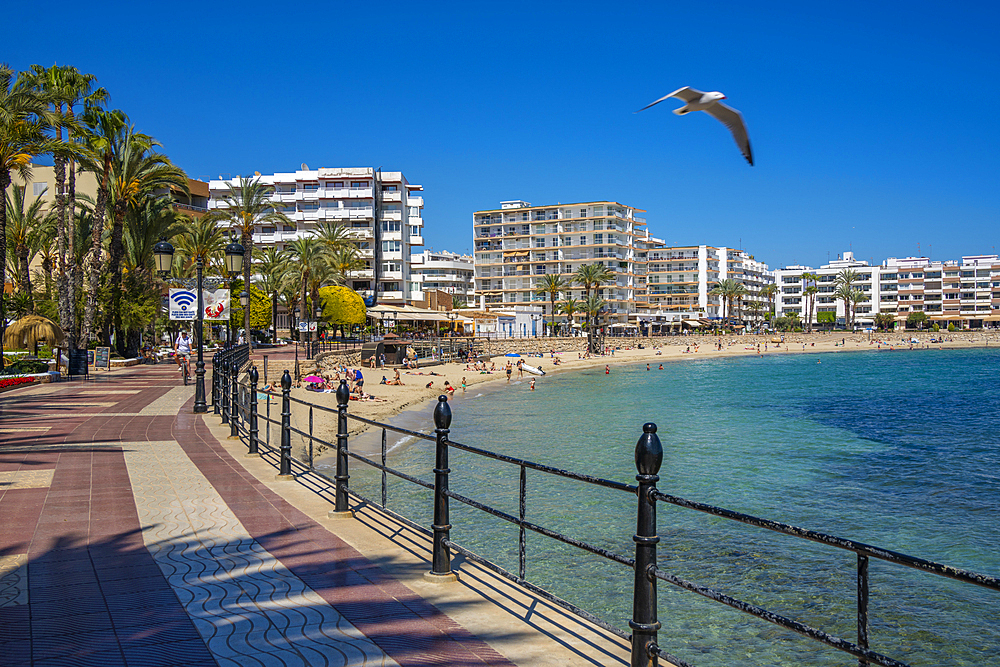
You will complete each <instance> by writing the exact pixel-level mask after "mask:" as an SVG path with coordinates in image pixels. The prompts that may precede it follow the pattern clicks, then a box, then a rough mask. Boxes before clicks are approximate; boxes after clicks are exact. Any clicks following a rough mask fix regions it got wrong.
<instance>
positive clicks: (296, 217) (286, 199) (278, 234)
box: [208, 165, 424, 305]
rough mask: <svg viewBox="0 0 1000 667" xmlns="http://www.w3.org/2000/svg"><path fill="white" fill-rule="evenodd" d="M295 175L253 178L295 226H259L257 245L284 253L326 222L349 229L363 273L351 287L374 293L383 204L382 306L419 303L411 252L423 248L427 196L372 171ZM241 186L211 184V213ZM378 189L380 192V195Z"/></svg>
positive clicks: (398, 175) (394, 175)
mask: <svg viewBox="0 0 1000 667" xmlns="http://www.w3.org/2000/svg"><path fill="white" fill-rule="evenodd" d="M302 167H303V168H302V169H301V170H299V171H295V172H288V173H278V174H271V175H266V176H261V175H260V174H259V173H257V174H255V177H256V178H259V179H260V181H261V182H262V183H264V184H265V185H271V186H273V187H274V192H273V193H272V194H271V201H272V202H274V208H275V210H277V211H281V212H282V213H284V214H285V215H286V216H288V217H289V218H290V219H291V220H292V223H293V224H291V225H282V228H281V229H278V227H277V226H275V225H258V226H257V228H256V229H254V233H253V240H254V244H255V245H261V246H268V245H273V246H275V247H277V248H284V247H285V244H287V243H288V242H289V241H292V240H293V239H296V238H300V237H303V236H309V235H312V234H315V230H316V227H317V226H318V225H319V224H321V223H323V222H327V221H329V222H336V223H339V224H341V225H344V226H346V227H347V228H349V229H350V230H351V232H352V233H353V235H354V242H355V244H356V245H357V246H358V249H359V251H360V253H361V257H362V259H363V260H364V261H365V265H366V266H365V268H364V269H362V270H358V271H354V272H351V274H349V276H348V277H349V278H350V285H351V287H353V288H354V289H355V290H358V291H359V292H362V293H370V292H371V291H372V290H373V289H374V288H375V285H374V282H375V266H374V262H375V238H376V235H375V219H376V216H375V202H376V197H379V198H380V201H381V202H382V205H381V210H380V211H379V218H380V220H381V231H380V237H381V243H382V248H381V255H382V267H381V268H382V271H381V284H380V285H379V300H380V302H384V303H389V304H396V305H404V304H410V303H412V302H414V301H420V300H421V299H422V298H423V295H422V294H421V291H420V280H418V279H416V278H414V276H413V274H412V271H411V262H410V255H411V253H412V249H413V248H415V247H419V246H422V245H423V244H424V239H423V225H424V222H423V216H422V211H423V206H424V200H423V197H421V196H419V195H417V194H415V193H417V192H420V191H421V190H423V187H422V186H420V185H413V184H411V183H409V182H408V181H407V180H406V178H405V177H404V176H403V174H402V172H398V171H390V172H381V175H380V177H379V174H378V173H377V172H375V171H374V170H373V169H371V168H369V167H349V168H324V169H317V170H310V169H308V168H307V167H306V165H302ZM238 186H239V178H238V177H237V178H233V179H230V180H217V181H216V180H213V181H211V182H210V183H209V190H210V192H211V199H210V200H209V202H208V207H209V208H210V209H214V208H220V207H223V206H224V204H223V201H222V200H223V199H225V198H226V197H228V196H230V193H231V190H230V188H233V189H236V188H238ZM376 189H378V190H379V192H376Z"/></svg>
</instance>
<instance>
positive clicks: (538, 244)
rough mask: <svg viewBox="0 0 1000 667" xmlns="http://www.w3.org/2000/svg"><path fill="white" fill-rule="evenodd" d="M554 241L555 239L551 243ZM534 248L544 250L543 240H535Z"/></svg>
mask: <svg viewBox="0 0 1000 667" xmlns="http://www.w3.org/2000/svg"><path fill="white" fill-rule="evenodd" d="M554 240H555V239H553V241H554ZM535 247H536V248H544V247H545V239H535Z"/></svg>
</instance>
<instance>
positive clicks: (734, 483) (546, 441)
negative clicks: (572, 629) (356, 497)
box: [351, 350, 1000, 667]
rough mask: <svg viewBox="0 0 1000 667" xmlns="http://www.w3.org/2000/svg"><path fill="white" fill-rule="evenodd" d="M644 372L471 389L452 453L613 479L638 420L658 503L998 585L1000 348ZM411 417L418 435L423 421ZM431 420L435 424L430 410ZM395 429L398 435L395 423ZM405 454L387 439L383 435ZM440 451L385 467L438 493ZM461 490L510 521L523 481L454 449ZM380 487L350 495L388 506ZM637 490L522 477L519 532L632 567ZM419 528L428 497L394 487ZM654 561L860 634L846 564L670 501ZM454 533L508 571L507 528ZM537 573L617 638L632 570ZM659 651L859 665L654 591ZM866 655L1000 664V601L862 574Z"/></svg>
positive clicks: (492, 525)
mask: <svg viewBox="0 0 1000 667" xmlns="http://www.w3.org/2000/svg"><path fill="white" fill-rule="evenodd" d="M656 367H657V364H653V365H652V368H653V370H651V371H648V372H647V371H646V366H645V364H636V365H632V366H626V367H618V368H614V369H612V372H611V375H605V373H604V371H603V369H595V370H593V371H585V372H581V373H574V374H564V375H558V376H553V377H546V378H542V379H540V380H539V382H538V383H537V390H536V391H535V392H529V391H528V385H527V382H526V381H525V382H524V383H522V384H516V385H511V386H496V387H489V388H485V389H484V388H480V387H474V388H472V389H471V390H470V391H469V392H468V393H467V394H466V397H465V398H464V399H462V398H459V399H456V400H455V401H454V402H453V404H452V405H453V411H454V421H453V424H452V434H451V437H452V439H453V440H455V441H458V442H463V443H468V444H473V445H477V446H479V447H484V448H487V449H491V450H495V451H499V452H505V453H508V454H511V455H514V456H519V457H524V458H528V459H531V460H534V461H538V462H542V463H547V464H550V465H554V466H558V467H561V468H566V469H570V470H574V471H577V472H585V473H589V474H593V475H598V476H601V477H606V478H609V479H615V480H619V481H623V482H630V483H632V482H634V475H635V468H634V460H633V452H634V448H635V442H636V440H637V438H638V437H639V435H640V434H641V431H642V424H643V423H644V422H646V421H652V422H655V423H656V424H657V425H658V427H659V435H660V438H661V440H662V442H663V447H664V460H663V467H662V469H661V471H660V482H659V484H658V486H659V488H660V490H662V491H664V492H666V493H670V494H673V495H678V496H682V497H684V498H688V499H691V500H697V501H700V502H705V503H710V504H713V505H718V506H722V507H726V508H729V509H733V510H737V511H741V512H746V513H750V514H756V515H758V516H762V517H765V518H769V519H774V520H777V521H783V522H787V523H792V524H795V525H798V526H802V527H805V528H811V529H814V530H819V531H824V532H828V533H832V534H834V535H838V536H841V537H847V538H850V539H854V540H859V541H864V542H868V543H870V544H875V545H878V546H883V547H886V548H889V549H893V550H896V551H901V552H903V553H907V554H910V555H914V556H919V557H922V558H927V559H930V560H935V561H939V562H943V563H946V564H949V565H954V566H957V567H962V568H967V569H971V570H975V571H979V572H983V573H986V574H992V575H994V576H996V575H1000V429H998V418H1000V385H998V382H997V380H998V369H1000V350H968V351H954V350H951V351H933V350H931V351H912V352H910V351H899V352H891V353H890V352H854V353H840V354H815V355H783V356H772V357H767V358H763V359H761V358H757V357H747V358H740V359H726V360H712V359H705V360H684V361H682V362H673V363H666V364H664V370H662V371H660V370H656ZM401 419H402V420H403V423H405V425H407V426H410V427H417V426H418V425H417V424H416V423H415V422H414V415H413V414H409V415H407V414H404V415H402V416H401ZM419 419H420V422H421V423H420V424H419V428H421V429H426V428H430V426H429V423H428V422H429V420H430V410H429V409H425V410H423V411H422V412H421V413H420V414H419ZM401 425H403V424H401ZM393 442H396V443H397V444H398V439H395V438H394V437H393V436H392V435H391V434H390V443H393ZM433 460H434V453H433V444H432V443H424V442H417V443H410V444H407V445H405V446H401V447H398V448H397V449H396V450H394V451H393V452H392V453H390V465H395V466H398V467H399V468H401V469H403V470H406V471H408V472H411V473H412V474H416V475H419V476H421V477H423V478H424V479H428V480H431V479H432V478H433V475H432V473H431V469H432V468H433ZM451 467H452V470H453V473H452V475H451V487H452V489H453V490H455V491H457V492H459V493H462V494H465V495H468V496H471V497H473V498H477V499H479V500H481V501H484V502H487V503H488V504H491V505H494V506H497V507H499V508H501V509H503V510H505V511H507V512H510V513H511V514H514V515H516V514H517V486H518V470H517V469H516V468H511V467H508V466H503V465H501V464H496V463H493V462H490V461H484V460H482V459H479V458H476V457H472V456H470V455H467V454H464V453H461V452H456V451H454V450H453V453H452V460H451ZM378 480H379V477H378V475H376V474H372V471H371V470H370V469H368V470H364V469H361V468H359V467H357V466H355V468H354V469H353V470H352V479H351V483H352V485H354V487H355V488H356V489H357V490H358V491H360V492H361V493H363V494H365V495H368V496H369V497H373V498H377V497H378V495H379V491H378ZM635 504H636V499H635V497H634V496H629V495H628V494H624V493H616V492H614V491H611V490H605V489H596V488H590V487H589V486H585V485H581V484H578V483H575V482H569V481H562V480H559V479H555V478H551V477H549V476H546V475H543V474H541V473H533V472H529V473H528V504H527V507H528V509H527V518H528V519H529V520H531V521H533V522H536V523H539V524H541V525H544V526H546V527H549V528H552V529H555V530H558V531H560V532H563V533H566V534H569V535H571V536H574V537H577V538H580V539H583V540H585V541H589V542H591V543H594V544H597V545H599V546H602V547H605V548H608V549H612V550H614V551H617V552H618V553H622V554H626V555H631V554H632V551H633V543H632V540H631V537H632V534H633V532H634V530H635ZM389 506H390V508H393V509H395V510H396V511H399V512H401V513H403V514H405V515H407V516H409V517H411V518H412V519H414V520H417V521H420V522H421V523H423V524H424V525H430V523H431V518H432V506H431V498H430V495H429V493H428V492H425V491H423V490H417V489H414V488H413V487H412V485H410V484H408V483H405V482H401V481H390V488H389ZM658 514H659V516H658V526H659V534H660V535H661V537H662V542H661V543H660V548H659V564H660V567H661V568H663V569H665V570H666V571H668V572H670V573H673V574H675V575H677V576H679V577H682V578H685V579H688V580H691V581H694V582H696V583H700V584H703V585H706V586H710V587H712V588H715V589H716V590H719V591H721V592H724V593H727V594H729V595H731V596H734V597H737V598H740V599H743V600H746V601H748V602H752V603H754V604H757V605H760V606H763V607H765V608H767V609H769V610H771V611H774V612H777V613H781V614H783V615H786V616H790V617H792V618H794V619H796V620H799V621H802V622H805V623H808V624H810V625H814V626H816V627H819V628H821V629H823V630H825V631H827V632H830V633H831V634H835V635H838V636H841V637H844V638H846V639H849V640H852V641H853V640H855V639H856V634H855V616H854V614H855V611H854V609H855V604H856V603H855V566H856V564H855V558H854V555H853V554H852V553H850V552H845V551H840V550H837V549H832V548H826V547H822V546H820V545H815V544H812V543H803V542H802V541H800V540H794V539H792V538H786V537H782V536H780V535H776V534H773V533H771V532H770V531H765V530H759V529H754V528H751V527H748V526H743V525H739V524H733V522H729V521H725V520H723V519H715V518H712V517H709V516H708V515H703V514H700V513H697V512H692V511H690V510H683V509H680V508H675V507H672V506H669V505H664V504H662V503H661V504H660V505H659V507H658ZM452 523H453V525H454V528H453V530H452V539H453V540H455V541H457V542H459V543H462V544H465V545H466V546H468V547H469V548H471V549H473V550H474V551H477V552H479V553H482V554H488V555H490V557H491V558H492V559H493V560H495V561H496V562H498V563H499V564H501V565H503V566H505V567H507V568H508V569H509V570H511V571H514V572H516V571H517V531H516V530H515V529H514V528H513V527H512V526H511V525H510V524H506V523H505V522H502V521H500V520H498V519H495V518H493V517H490V516H488V515H486V514H484V513H481V512H478V511H474V510H470V509H468V508H466V507H464V506H462V505H460V504H459V503H457V502H453V503H452ZM527 548H528V558H529V560H528V569H527V576H528V578H529V579H530V580H532V581H534V582H536V583H538V584H539V585H541V586H543V587H545V588H547V589H548V590H550V591H552V592H553V593H555V594H557V595H559V596H561V597H563V598H565V599H567V600H569V601H571V602H573V603H575V604H577V605H580V606H582V607H583V608H585V609H588V610H590V611H593V612H594V613H596V614H597V615H598V616H600V617H602V618H604V619H605V620H607V621H608V622H610V623H613V624H616V625H618V626H619V627H621V628H623V629H627V620H628V618H629V617H630V615H631V586H632V572H631V570H628V569H626V568H624V567H622V566H619V565H617V564H614V563H610V562H607V561H605V560H603V559H601V558H598V557H594V556H590V555H588V554H585V553H583V552H580V551H578V550H575V549H572V548H570V547H565V546H563V545H561V544H559V543H557V542H555V541H553V540H550V539H548V538H545V537H543V536H540V535H537V534H531V533H529V535H528V547H527ZM659 598H660V599H659V605H660V606H659V617H660V620H661V621H662V623H663V629H662V630H661V632H660V644H661V646H662V647H663V648H664V649H665V650H667V651H669V652H671V653H673V654H674V655H676V656H678V657H680V658H681V659H683V660H686V661H688V662H690V663H692V664H694V665H697V666H713V667H714V666H720V667H721V666H723V665H736V664H739V665H789V666H790V665H803V664H808V665H848V664H852V663H853V660H852V659H850V658H849V656H847V655H846V654H842V653H839V652H837V651H833V650H832V649H826V648H824V647H823V646H822V645H819V644H816V643H814V642H812V641H810V640H807V639H805V638H801V637H800V636H799V635H796V634H794V633H789V632H786V631H783V630H781V629H779V628H778V627H777V626H773V625H771V624H769V623H766V622H763V621H759V620H757V619H755V618H753V617H749V616H745V615H742V614H739V613H738V612H735V611H732V610H730V609H729V608H728V607H725V606H722V605H719V604H717V603H713V602H710V601H708V600H705V599H704V598H701V597H700V596H697V595H695V594H693V593H688V592H686V591H683V590H680V589H675V588H673V587H671V586H670V585H669V584H666V583H663V582H660V584H659ZM871 600H872V603H871V612H870V613H871V638H872V641H871V645H872V648H873V649H874V650H877V651H880V652H882V653H885V654H888V655H890V656H891V657H894V658H896V659H898V660H903V661H904V662H908V663H910V664H912V665H928V666H930V665H934V666H938V665H970V666H971V665H976V666H981V665H991V664H1000V593H994V592H991V591H988V590H985V589H980V588H977V587H973V586H968V585H960V584H957V583H955V582H951V581H948V580H943V579H941V578H939V577H935V576H933V575H927V574H922V573H919V572H916V571H912V570H909V569H907V568H902V567H899V566H895V565H891V564H888V563H884V562H882V561H876V560H873V561H872V563H871Z"/></svg>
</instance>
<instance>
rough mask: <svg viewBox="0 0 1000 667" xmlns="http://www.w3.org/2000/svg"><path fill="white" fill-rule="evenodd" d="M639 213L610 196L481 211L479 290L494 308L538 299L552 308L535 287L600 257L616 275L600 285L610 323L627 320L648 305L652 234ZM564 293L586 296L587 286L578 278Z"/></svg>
mask: <svg viewBox="0 0 1000 667" xmlns="http://www.w3.org/2000/svg"><path fill="white" fill-rule="evenodd" d="M639 212H642V211H641V209H637V208H634V207H631V206H625V205H624V204H619V203H618V202H611V201H593V202H583V203H578V204H557V205H550V206H532V205H531V204H529V203H528V202H524V201H519V200H516V201H505V202H501V203H500V208H498V209H490V210H484V211H476V212H475V213H474V214H473V219H472V225H473V230H474V231H473V235H474V241H475V282H476V284H475V289H476V294H477V296H479V297H480V300H481V301H482V302H483V303H485V304H487V305H490V306H491V307H492V306H496V307H508V308H509V307H513V306H516V305H519V304H526V303H535V304H536V305H539V306H542V307H543V308H544V312H545V314H546V315H551V314H552V313H550V312H548V311H549V310H550V309H551V306H549V305H548V303H547V302H548V297H547V296H546V295H544V294H536V292H535V290H537V289H538V287H539V283H540V281H541V280H542V277H543V276H546V275H560V276H562V277H563V278H565V279H567V280H569V279H570V278H571V277H572V275H573V274H574V273H575V272H576V270H577V269H578V268H580V267H581V266H583V265H584V264H594V263H599V264H603V265H604V266H606V267H607V268H608V269H609V270H610V271H612V272H613V273H614V274H615V281H614V282H612V283H609V284H605V285H603V286H602V287H601V288H600V289H598V290H597V294H598V296H600V297H601V298H603V299H604V300H605V301H607V303H608V305H607V309H606V310H607V313H608V318H607V319H608V322H626V321H627V318H628V315H629V314H630V313H634V312H636V311H637V310H638V309H640V308H645V306H646V304H645V301H642V300H641V299H644V298H645V282H644V281H643V280H641V279H644V273H645V260H644V259H642V258H641V255H642V254H643V253H644V252H645V250H646V247H645V245H643V244H644V242H645V241H646V240H647V239H648V238H649V235H648V232H647V231H646V230H645V229H644V227H645V224H646V221H645V220H644V219H643V218H641V217H638V216H637V215H636V213H639ZM565 294H566V295H568V296H572V297H574V298H577V299H582V298H583V289H582V288H581V287H580V286H579V285H574V287H573V289H571V290H568V291H567V292H566V293H565Z"/></svg>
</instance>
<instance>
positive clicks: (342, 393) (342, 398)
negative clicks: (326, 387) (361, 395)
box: [337, 379, 351, 405]
mask: <svg viewBox="0 0 1000 667" xmlns="http://www.w3.org/2000/svg"><path fill="white" fill-rule="evenodd" d="M350 400H351V388H350V387H348V386H347V380H343V379H342V380H341V381H340V384H339V385H338V386H337V403H338V404H340V405H348V401H350Z"/></svg>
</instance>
